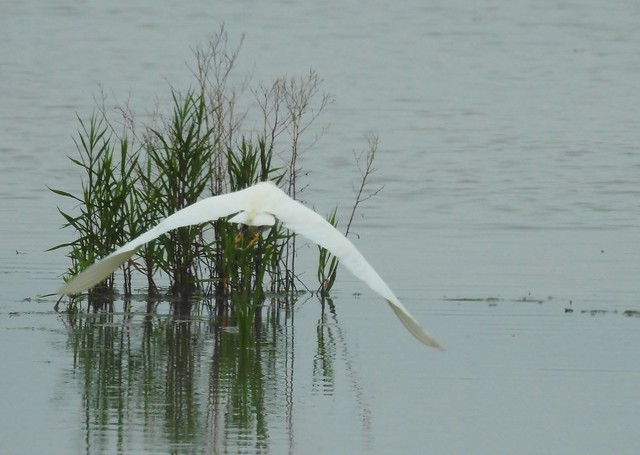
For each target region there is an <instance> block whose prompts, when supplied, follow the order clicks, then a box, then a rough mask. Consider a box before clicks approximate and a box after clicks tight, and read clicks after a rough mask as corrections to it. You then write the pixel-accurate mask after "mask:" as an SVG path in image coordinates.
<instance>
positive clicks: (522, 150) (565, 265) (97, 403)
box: [0, 0, 640, 454]
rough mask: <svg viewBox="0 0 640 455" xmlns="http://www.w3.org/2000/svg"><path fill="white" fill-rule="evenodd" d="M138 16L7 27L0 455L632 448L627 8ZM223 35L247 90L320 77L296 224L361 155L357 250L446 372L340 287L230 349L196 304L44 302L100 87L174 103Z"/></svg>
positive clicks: (635, 268) (638, 335)
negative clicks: (303, 208)
mask: <svg viewBox="0 0 640 455" xmlns="http://www.w3.org/2000/svg"><path fill="white" fill-rule="evenodd" d="M135 3H136V5H135V6H132V5H131V3H130V2H122V1H121V2H72V1H61V0H53V1H43V0H31V1H26V2H25V1H5V2H3V3H2V5H1V6H0V43H1V45H0V74H1V77H0V137H1V138H2V141H0V204H1V209H2V215H3V216H2V218H1V219H0V257H1V260H0V365H1V368H2V374H0V398H1V401H2V403H3V406H2V411H0V436H1V437H0V453H60V454H68V453H80V452H82V453H154V454H155V453H285V452H288V453H437V454H442V453H452V454H453V453H486V454H495V453H532V454H534V453H535V454H537V453H580V454H587V453H593V454H599V453H606V452H609V453H637V452H638V449H639V446H638V442H637V428H638V423H639V422H640V387H639V385H640V355H639V354H638V346H640V319H639V318H638V317H637V315H638V313H637V312H638V311H640V280H639V279H638V277H639V276H640V241H639V238H640V150H639V144H640V141H639V140H638V118H639V114H640V109H639V107H638V106H640V78H639V77H637V76H638V74H639V73H640V50H639V49H638V43H640V29H639V28H638V26H637V18H638V16H639V14H640V5H639V4H638V3H637V2H631V1H628V2H617V3H616V4H615V7H614V6H612V5H611V3H610V2H606V1H603V0H588V1H583V2H569V1H567V2H562V1H554V2H534V1H517V2H507V1H490V0H484V1H469V0H467V1H462V0H459V1H431V2H422V1H418V0H407V1H400V2H395V1H386V2H385V1H376V2H364V1H348V2H311V1H301V2H286V1H274V2H250V1H241V2H225V3H222V2H219V3H221V4H215V3H211V2H206V1H194V2H190V3H189V4H188V5H181V6H180V7H179V8H178V7H177V6H176V5H175V4H173V3H172V2H149V1H140V2H135ZM221 23H224V24H225V27H226V30H227V31H228V32H229V34H230V38H231V40H232V43H231V44H234V43H237V42H239V41H240V38H241V36H242V34H246V36H245V40H244V43H243V46H242V50H241V53H240V58H239V60H238V67H237V74H238V76H244V75H246V74H248V73H249V72H251V73H252V74H253V76H252V81H253V82H254V83H255V84H257V83H259V82H264V83H269V82H270V81H272V80H273V79H274V78H275V77H278V76H298V75H305V74H306V73H307V72H308V70H309V69H310V68H313V69H314V70H316V71H317V72H318V73H319V74H320V75H321V77H322V78H323V79H324V81H323V84H322V89H323V90H324V91H326V92H330V93H332V94H333V95H334V96H335V103H334V104H332V105H331V106H330V108H329V109H328V110H327V111H326V112H325V113H324V114H323V115H322V116H321V117H320V118H319V119H318V120H317V123H316V124H315V125H316V130H314V131H311V135H313V134H316V133H318V132H319V131H320V129H321V128H323V127H326V128H327V132H326V133H325V134H324V135H323V136H322V137H321V138H320V140H319V141H318V142H317V144H315V146H314V147H313V148H312V149H310V150H309V151H308V152H307V153H306V154H305V155H304V156H303V158H302V162H303V163H302V164H303V165H304V167H305V168H306V169H308V170H309V171H310V173H309V175H308V176H307V177H305V179H306V180H305V183H308V184H309V187H308V188H307V189H306V190H305V191H304V193H303V195H302V197H303V199H304V200H305V202H307V203H308V204H309V205H312V206H314V207H315V208H316V209H317V210H318V211H320V212H321V213H327V212H328V211H330V210H331V209H332V208H333V207H334V206H335V204H336V203H338V204H339V207H340V213H341V214H342V218H343V219H344V217H346V216H347V213H348V212H347V211H348V209H349V206H350V204H351V202H352V199H353V197H352V194H351V188H352V187H351V185H352V182H353V181H354V180H355V179H356V178H357V175H358V174H357V172H358V171H357V169H356V168H355V166H354V164H353V159H352V153H353V151H354V150H355V151H359V150H362V149H364V148H366V139H365V135H366V134H367V133H368V132H374V133H376V134H377V135H378V136H379V138H380V150H379V155H378V157H377V161H376V167H377V169H378V171H377V172H376V174H375V175H374V179H373V180H372V182H371V183H372V186H381V185H384V190H383V191H382V192H381V193H380V194H379V195H378V196H376V197H375V198H373V199H371V200H369V201H368V202H367V203H366V204H365V205H363V207H362V211H361V212H360V215H362V216H359V217H358V219H357V220H356V222H355V225H354V227H353V229H354V231H355V232H357V233H358V235H359V238H355V237H354V241H355V242H356V243H357V245H358V247H359V248H360V249H361V250H362V252H363V253H364V254H365V256H366V257H367V258H368V259H369V260H370V262H371V263H372V264H373V265H374V267H376V268H377V269H378V271H379V272H380V274H381V275H382V276H383V277H384V278H385V280H386V281H387V282H388V283H389V285H390V286H391V287H392V288H393V289H394V290H395V292H396V293H397V294H398V297H399V298H400V299H401V300H402V301H403V302H404V303H405V304H406V306H407V307H408V308H409V309H410V311H411V312H412V313H413V314H414V315H415V316H416V318H417V319H418V320H420V321H421V323H422V324H423V325H424V326H425V327H426V328H427V329H428V330H429V331H430V332H432V333H433V334H434V335H435V336H436V337H437V338H438V339H439V340H440V341H441V342H442V343H443V344H444V345H445V346H446V348H447V351H446V352H444V353H441V352H437V351H435V350H429V349H426V348H425V347H423V346H421V345H419V344H418V343H417V342H416V341H415V340H414V339H413V338H411V337H410V336H409V335H408V334H407V333H406V332H405V331H404V329H403V328H402V326H401V325H400V324H398V322H397V321H396V320H395V318H394V316H393V314H392V313H391V312H390V311H389V310H388V308H387V307H386V304H385V303H384V302H383V301H382V299H380V298H377V297H376V296H374V295H373V293H372V292H370V291H369V290H368V289H366V288H365V286H364V285H362V284H361V283H359V282H357V281H356V280H355V279H353V277H351V276H350V275H348V273H347V272H343V273H341V274H340V275H339V278H338V282H337V283H336V286H335V291H334V292H333V297H334V304H335V309H334V310H333V311H332V310H331V309H330V308H325V309H324V313H323V309H322V307H321V305H320V303H319V302H318V300H317V299H316V298H315V297H309V296H302V297H301V298H300V299H299V300H298V301H297V302H296V303H295V305H294V306H293V307H292V308H286V309H284V308H281V307H278V306H276V305H273V306H271V305H270V306H268V307H267V309H265V317H264V320H263V325H262V335H263V336H262V338H261V340H262V341H261V342H260V343H258V344H257V345H256V347H255V348H252V349H244V350H242V349H238V348H237V339H236V335H235V334H234V333H233V331H232V330H221V329H220V328H219V327H218V325H217V324H214V323H213V322H212V319H211V318H210V316H209V314H208V312H207V311H206V309H203V310H202V311H201V312H199V313H198V314H196V315H193V317H192V318H189V319H180V318H174V317H172V316H171V311H170V309H169V307H168V306H167V305H166V304H161V305H160V306H159V307H158V309H157V311H156V312H155V313H153V314H147V312H146V308H147V302H145V300H144V298H143V296H140V297H139V298H138V299H136V300H134V302H133V304H132V306H133V311H132V312H129V313H124V312H123V311H122V310H123V305H122V303H121V302H116V310H117V312H116V313H115V314H113V315H85V316H79V317H77V318H69V317H67V316H65V315H60V314H57V313H55V312H54V311H53V310H52V308H53V305H54V303H55V299H54V298H53V297H41V296H43V295H46V294H48V293H50V292H52V291H53V290H55V289H56V288H57V286H58V285H59V283H60V275H61V274H62V272H63V271H64V270H65V269H66V267H67V261H66V258H65V257H64V253H62V252H60V251H57V252H49V253H45V252H44V250H46V249H47V248H49V247H51V246H53V245H56V244H59V243H62V242H66V241H69V240H70V238H71V235H72V233H71V232H67V231H64V230H60V229H59V226H61V224H62V221H63V220H62V218H61V217H60V215H59V214H58V212H57V209H56V206H57V205H61V204H64V203H65V201H61V200H60V198H58V197H56V196H55V195H53V194H52V193H51V192H49V191H48V190H47V186H50V187H55V188H64V189H66V190H69V191H77V189H78V188H79V184H80V183H79V178H78V175H77V171H76V169H74V167H73V166H72V164H71V163H70V162H69V160H68V159H67V158H66V156H67V155H73V154H74V153H75V148H74V144H73V140H72V137H73V136H74V135H75V132H76V130H77V129H78V127H79V124H78V121H77V118H76V115H79V116H80V117H82V118H87V117H88V116H89V115H90V114H91V113H92V112H93V111H94V108H95V101H94V99H96V98H99V97H100V91H101V89H102V90H103V91H104V93H105V94H106V95H107V105H108V106H109V107H111V106H114V105H115V104H117V103H121V102H124V101H126V100H128V99H129V100H130V104H131V106H132V107H133V108H134V109H135V110H136V113H137V114H138V115H139V116H140V117H141V118H144V117H145V115H146V114H147V113H149V112H151V111H153V110H154V108H155V107H156V105H160V106H161V108H162V107H164V106H166V102H167V99H168V97H169V90H168V87H169V84H171V85H172V86H175V87H178V88H186V87H187V86H188V85H189V84H190V83H192V82H193V81H192V76H191V73H190V70H189V68H188V66H189V65H193V62H194V59H193V57H192V52H191V49H193V48H195V47H196V46H198V45H201V44H203V43H206V42H207V40H208V39H210V38H211V37H212V36H213V34H214V33H215V32H216V31H218V30H219V27H220V24H221ZM238 82H239V81H238ZM248 95H249V96H248V99H250V98H251V97H250V93H248ZM249 120H250V119H249ZM250 126H251V125H248V127H249V128H250ZM65 208H68V207H65ZM315 255H316V249H315V247H311V248H302V250H301V252H300V267H301V269H302V270H305V267H306V270H307V273H306V275H305V276H306V277H308V280H309V281H310V282H311V283H313V281H314V274H315V271H314V270H315V269H314V261H315ZM570 301H572V309H573V310H574V311H573V312H572V313H565V308H567V307H569V302H570Z"/></svg>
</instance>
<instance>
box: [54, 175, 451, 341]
mask: <svg viewBox="0 0 640 455" xmlns="http://www.w3.org/2000/svg"><path fill="white" fill-rule="evenodd" d="M234 213H237V215H235V216H234V217H233V218H231V219H230V220H229V221H231V222H237V223H242V224H246V225H251V226H264V225H272V224H274V222H275V220H274V217H275V218H277V219H278V220H279V221H280V222H281V223H282V225H283V226H284V227H286V228H287V229H289V230H291V231H293V232H295V233H296V234H300V235H302V236H304V237H306V238H307V239H309V240H311V241H312V242H314V243H317V244H318V245H320V246H321V247H323V248H326V249H327V250H329V251H330V252H331V254H333V255H334V256H335V257H337V258H338V259H339V261H340V263H342V265H344V266H345V267H346V268H347V270H349V271H350V272H351V273H353V274H354V275H355V276H356V277H357V278H360V279H361V280H362V281H364V282H365V283H366V284H367V285H368V286H369V287H370V288H371V289H373V290H374V291H375V292H377V293H378V294H380V295H381V296H382V297H384V298H385V299H386V301H387V303H389V305H390V306H391V309H392V310H393V311H394V313H395V314H396V316H397V317H398V318H399V319H400V321H401V322H402V323H403V324H404V326H405V327H406V328H407V330H409V332H410V333H411V334H412V335H413V336H415V337H416V338H417V339H418V340H420V341H421V342H422V343H424V344H426V345H428V346H432V347H435V348H438V349H442V347H441V346H440V344H439V343H438V342H437V341H436V340H435V339H434V338H432V337H431V336H429V335H428V334H427V333H426V332H425V331H424V329H423V328H422V327H421V326H420V324H419V323H418V322H417V321H416V320H415V318H414V317H413V316H411V314H410V313H409V311H407V309H406V308H405V307H404V305H403V304H402V303H400V301H399V300H398V298H397V297H396V296H395V294H394V293H393V292H392V291H391V289H390V288H389V286H387V284H386V283H385V282H384V281H383V280H382V278H381V277H380V275H378V273H377V272H376V271H375V270H374V268H373V267H371V265H370V264H369V263H368V262H367V260H366V259H365V258H364V257H363V256H362V254H360V252H359V251H358V249H357V248H356V247H355V246H354V245H353V243H351V241H349V239H347V238H346V237H345V236H344V235H342V233H340V231H338V230H337V229H336V228H334V227H333V226H332V225H331V224H330V223H329V222H328V221H326V220H325V219H324V218H323V217H322V216H320V215H318V214H317V213H316V212H314V211H313V210H311V209H309V208H307V207H305V206H304V205H302V204H301V203H299V202H298V201H295V200H293V199H291V198H290V197H289V196H288V195H287V194H286V193H284V192H283V191H282V190H280V189H279V188H278V187H277V186H276V185H274V184H273V183H271V182H262V183H258V184H256V185H254V186H252V187H250V188H246V189H244V190H241V191H237V192H235V193H228V194H223V195H219V196H213V197H210V198H207V199H203V200H202V201H199V202H196V203H195V204H193V205H190V206H189V207H186V208H184V209H182V210H180V211H178V212H176V213H174V214H173V215H171V216H169V217H168V218H166V219H165V220H163V221H162V222H160V223H159V224H158V225H157V226H156V227H154V228H153V229H150V230H149V231H147V232H146V233H144V234H142V235H141V236H139V237H137V238H135V239H133V240H132V241H130V242H129V243H127V244H125V245H123V246H122V247H120V248H118V249H117V250H116V251H114V252H113V253H111V254H110V255H109V256H106V257H105V258H103V259H101V260H100V261H98V262H96V263H95V264H93V265H91V266H90V267H88V268H87V269H86V270H84V271H83V272H81V273H80V274H78V275H77V276H76V277H74V278H73V279H72V280H70V281H69V282H67V283H66V284H65V285H63V286H62V287H61V288H60V289H58V294H76V293H79V292H82V291H84V290H85V289H88V288H90V287H91V286H93V285H95V284H97V283H99V282H101V281H102V280H104V279H105V278H106V277H108V276H109V275H110V274H111V273H112V272H113V271H114V270H115V269H117V268H118V267H119V266H120V265H122V264H123V263H125V262H126V261H127V260H128V259H129V258H131V256H133V254H134V253H135V252H136V251H137V250H138V248H140V247H141V246H142V245H144V244H145V243H147V242H150V241H151V240H154V239H156V238H157V237H158V236H160V235H162V234H164V233H166V232H168V231H170V230H172V229H176V228H179V227H183V226H190V225H193V224H200V223H204V222H207V221H214V220H217V219H218V218H221V217H224V216H228V215H232V214H234Z"/></svg>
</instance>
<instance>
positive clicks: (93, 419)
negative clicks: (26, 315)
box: [67, 300, 293, 453]
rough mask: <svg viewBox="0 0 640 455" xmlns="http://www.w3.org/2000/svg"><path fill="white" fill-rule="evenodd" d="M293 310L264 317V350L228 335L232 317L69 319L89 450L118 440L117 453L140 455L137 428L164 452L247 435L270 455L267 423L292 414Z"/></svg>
mask: <svg viewBox="0 0 640 455" xmlns="http://www.w3.org/2000/svg"><path fill="white" fill-rule="evenodd" d="M154 305H155V303H154V302H149V304H148V307H149V308H153V307H154ZM288 305H289V303H288V302H280V301H276V300H272V301H271V304H270V305H269V306H268V307H267V309H266V310H265V311H261V312H260V313H261V316H260V318H259V319H260V321H261V323H260V327H259V330H257V332H258V333H261V334H262V336H261V337H260V339H259V342H258V343H253V342H251V343H246V342H245V340H244V339H243V337H241V336H240V334H239V333H237V332H236V331H234V330H229V329H228V327H234V326H235V325H236V324H237V321H236V320H234V316H233V315H230V314H225V315H221V316H215V315H212V314H208V315H207V314H202V315H200V316H198V315H195V316H194V317H190V316H189V315H184V314H183V315H180V316H160V315H155V314H144V315H136V314H135V313H131V312H125V313H113V312H98V313H93V314H89V315H83V316H80V315H78V314H69V315H68V316H67V321H68V324H69V328H70V330H69V338H68V344H67V345H68V349H69V350H70V351H71V352H72V353H73V358H74V371H75V372H76V374H75V375H74V377H76V378H78V379H79V380H80V386H81V388H82V397H83V399H82V400H83V404H84V412H83V413H82V415H83V416H84V418H85V421H84V422H83V426H84V428H85V429H86V433H87V434H86V441H87V444H88V446H90V447H91V449H92V451H98V452H99V451H105V452H108V451H110V450H109V449H110V448H112V447H111V446H110V445H109V444H112V443H114V442H113V439H117V440H118V442H117V444H118V446H119V447H120V450H119V452H123V453H125V452H132V451H135V450H134V449H136V448H137V447H138V444H139V443H140V441H139V438H140V434H139V433H138V434H135V432H134V434H133V435H132V436H131V437H128V436H127V434H128V432H129V429H130V426H131V425H136V424H137V425H138V428H144V429H145V430H144V431H145V432H147V431H149V432H151V433H154V431H155V432H157V434H155V435H154V434H151V435H149V436H150V437H151V438H152V439H156V438H166V440H165V441H155V440H154V444H156V445H158V444H159V446H165V445H169V446H173V445H175V446H176V447H177V446H182V445H185V444H186V445H194V446H197V447H207V446H208V445H211V444H213V445H214V446H223V445H224V444H225V441H226V440H227V438H228V437H233V436H234V435H237V434H238V433H242V434H244V435H245V437H246V436H249V435H250V436H251V438H250V439H254V440H255V441H260V442H259V444H262V445H263V446H265V447H266V446H267V445H268V436H269V425H270V424H272V423H273V421H270V420H269V419H268V416H269V415H279V416H286V415H287V413H288V412H291V410H290V409H287V403H291V402H292V397H291V396H287V394H288V393H292V390H290V389H288V388H287V387H286V384H283V383H282V380H283V379H282V378H283V377H291V376H292V374H293V373H292V368H293V359H292V356H293V350H292V349H291V347H292V345H291V340H290V336H291V335H290V334H289V333H288V331H287V327H288V324H289V321H288V319H289V312H288ZM198 308H199V309H204V308H206V307H205V306H203V305H198ZM282 365H285V366H286V368H285V370H286V371H283V369H282V368H281V366H282ZM276 370H277V371H276ZM279 395H280V396H279ZM156 429H162V431H160V430H156ZM109 436H112V438H110V437H109ZM88 448H89V447H88Z"/></svg>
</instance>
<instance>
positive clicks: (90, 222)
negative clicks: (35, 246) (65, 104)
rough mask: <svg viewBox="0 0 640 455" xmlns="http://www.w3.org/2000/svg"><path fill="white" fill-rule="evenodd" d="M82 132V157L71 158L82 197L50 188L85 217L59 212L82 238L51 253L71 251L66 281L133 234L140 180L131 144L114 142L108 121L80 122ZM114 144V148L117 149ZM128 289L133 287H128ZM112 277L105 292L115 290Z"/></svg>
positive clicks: (77, 143)
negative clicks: (135, 194)
mask: <svg viewBox="0 0 640 455" xmlns="http://www.w3.org/2000/svg"><path fill="white" fill-rule="evenodd" d="M79 121H80V127H81V129H80V130H79V132H78V139H77V140H74V141H75V144H76V149H77V151H78V157H77V158H76V157H69V159H70V160H71V161H72V162H73V163H74V164H76V165H77V166H78V167H79V168H80V170H81V172H82V173H83V176H82V186H81V188H82V193H81V195H80V196H76V195H73V194H71V193H69V192H66V191H63V190H60V189H54V188H50V189H51V191H53V192H54V193H56V194H58V195H60V196H63V197H66V198H69V199H71V200H72V201H74V202H76V203H77V204H78V207H79V210H80V213H79V214H77V215H73V214H71V213H68V212H64V211H62V210H60V209H58V210H59V212H60V214H61V215H62V216H63V217H64V219H65V221H66V222H65V224H64V225H63V228H67V227H70V228H73V229H74V230H75V231H76V233H77V237H76V238H75V239H74V240H73V241H72V242H69V243H64V244H60V245H56V246H54V247H52V248H50V250H56V249H59V248H63V247H70V251H69V253H68V256H69V258H70V259H71V266H70V267H69V269H68V270H67V276H73V275H75V274H77V273H78V272H79V271H80V270H82V269H84V268H85V267H87V266H88V265H90V264H91V263H93V262H94V261H95V260H96V259H98V258H101V257H103V256H106V255H107V254H109V252H111V251H112V250H113V249H114V248H115V247H117V246H118V245H120V244H122V243H123V242H124V240H125V239H127V238H128V237H129V236H130V234H131V227H132V225H133V223H134V221H133V220H134V217H132V216H131V215H132V207H134V205H135V200H133V199H132V194H134V187H135V184H136V180H137V177H136V175H135V173H134V172H133V170H134V168H135V163H136V161H137V157H138V155H137V153H131V152H130V150H129V143H128V141H127V140H126V139H121V140H118V139H116V140H114V139H113V137H112V136H111V135H110V134H109V129H108V127H107V125H105V123H104V121H103V120H102V119H100V118H98V117H97V116H95V115H94V116H92V117H91V118H90V119H89V122H88V123H85V122H84V121H82V119H79ZM114 142H115V144H114ZM125 285H128V281H127V283H125ZM113 286H114V280H113V276H112V277H110V278H108V279H107V280H106V282H105V283H103V286H99V287H101V288H103V289H105V288H106V289H107V290H110V291H111V290H113Z"/></svg>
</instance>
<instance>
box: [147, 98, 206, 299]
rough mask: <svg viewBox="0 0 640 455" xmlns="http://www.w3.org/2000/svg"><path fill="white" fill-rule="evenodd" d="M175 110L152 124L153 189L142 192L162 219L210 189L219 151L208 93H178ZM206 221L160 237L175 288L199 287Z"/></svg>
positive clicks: (158, 258) (161, 260) (157, 258)
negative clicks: (209, 122)
mask: <svg viewBox="0 0 640 455" xmlns="http://www.w3.org/2000/svg"><path fill="white" fill-rule="evenodd" d="M172 98H173V112H172V115H171V117H170V120H169V121H168V122H167V124H166V125H165V129H164V130H155V129H151V130H150V132H151V139H150V140H149V141H148V142H147V150H146V152H147V159H148V160H149V169H150V171H149V172H148V173H146V174H143V175H144V177H143V178H145V182H144V186H145V188H146V189H147V191H146V192H145V193H141V194H140V196H142V197H144V199H145V200H144V205H145V206H147V207H149V209H150V210H149V214H150V215H152V216H151V218H152V219H155V220H160V219H162V218H165V217H167V216H169V215H172V214H173V213H175V212H177V211H178V210H181V209H183V208H185V207H187V206H188V205H191V204H193V203H195V202H197V201H198V200H199V199H201V198H202V197H203V195H206V190H207V187H208V184H209V176H210V174H211V162H212V157H213V147H212V146H211V144H212V142H215V138H213V137H212V133H213V130H212V129H210V128H206V126H205V123H204V116H205V111H206V108H207V106H206V104H205V102H204V101H205V100H204V98H203V96H202V95H201V94H200V95H199V94H195V93H194V92H193V91H188V92H187V93H186V95H184V96H179V95H178V94H177V93H176V92H175V91H174V92H173V93H172ZM203 229H204V227H203V226H190V227H184V228H179V229H176V230H174V231H171V232H169V233H168V234H167V235H164V236H162V237H160V238H159V239H158V240H157V242H156V243H157V245H158V246H159V247H160V248H157V249H156V250H155V251H157V253H156V254H155V255H154V256H153V257H154V262H155V266H156V267H158V268H160V269H161V270H163V271H164V272H166V273H167V275H168V276H169V279H170V281H171V285H170V292H171V293H172V294H174V295H189V294H192V293H193V292H195V290H196V287H197V286H196V280H197V268H196V265H195V264H196V258H197V257H198V255H199V254H201V252H200V249H201V247H202V243H201V241H200V237H201V236H202V232H203Z"/></svg>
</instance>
